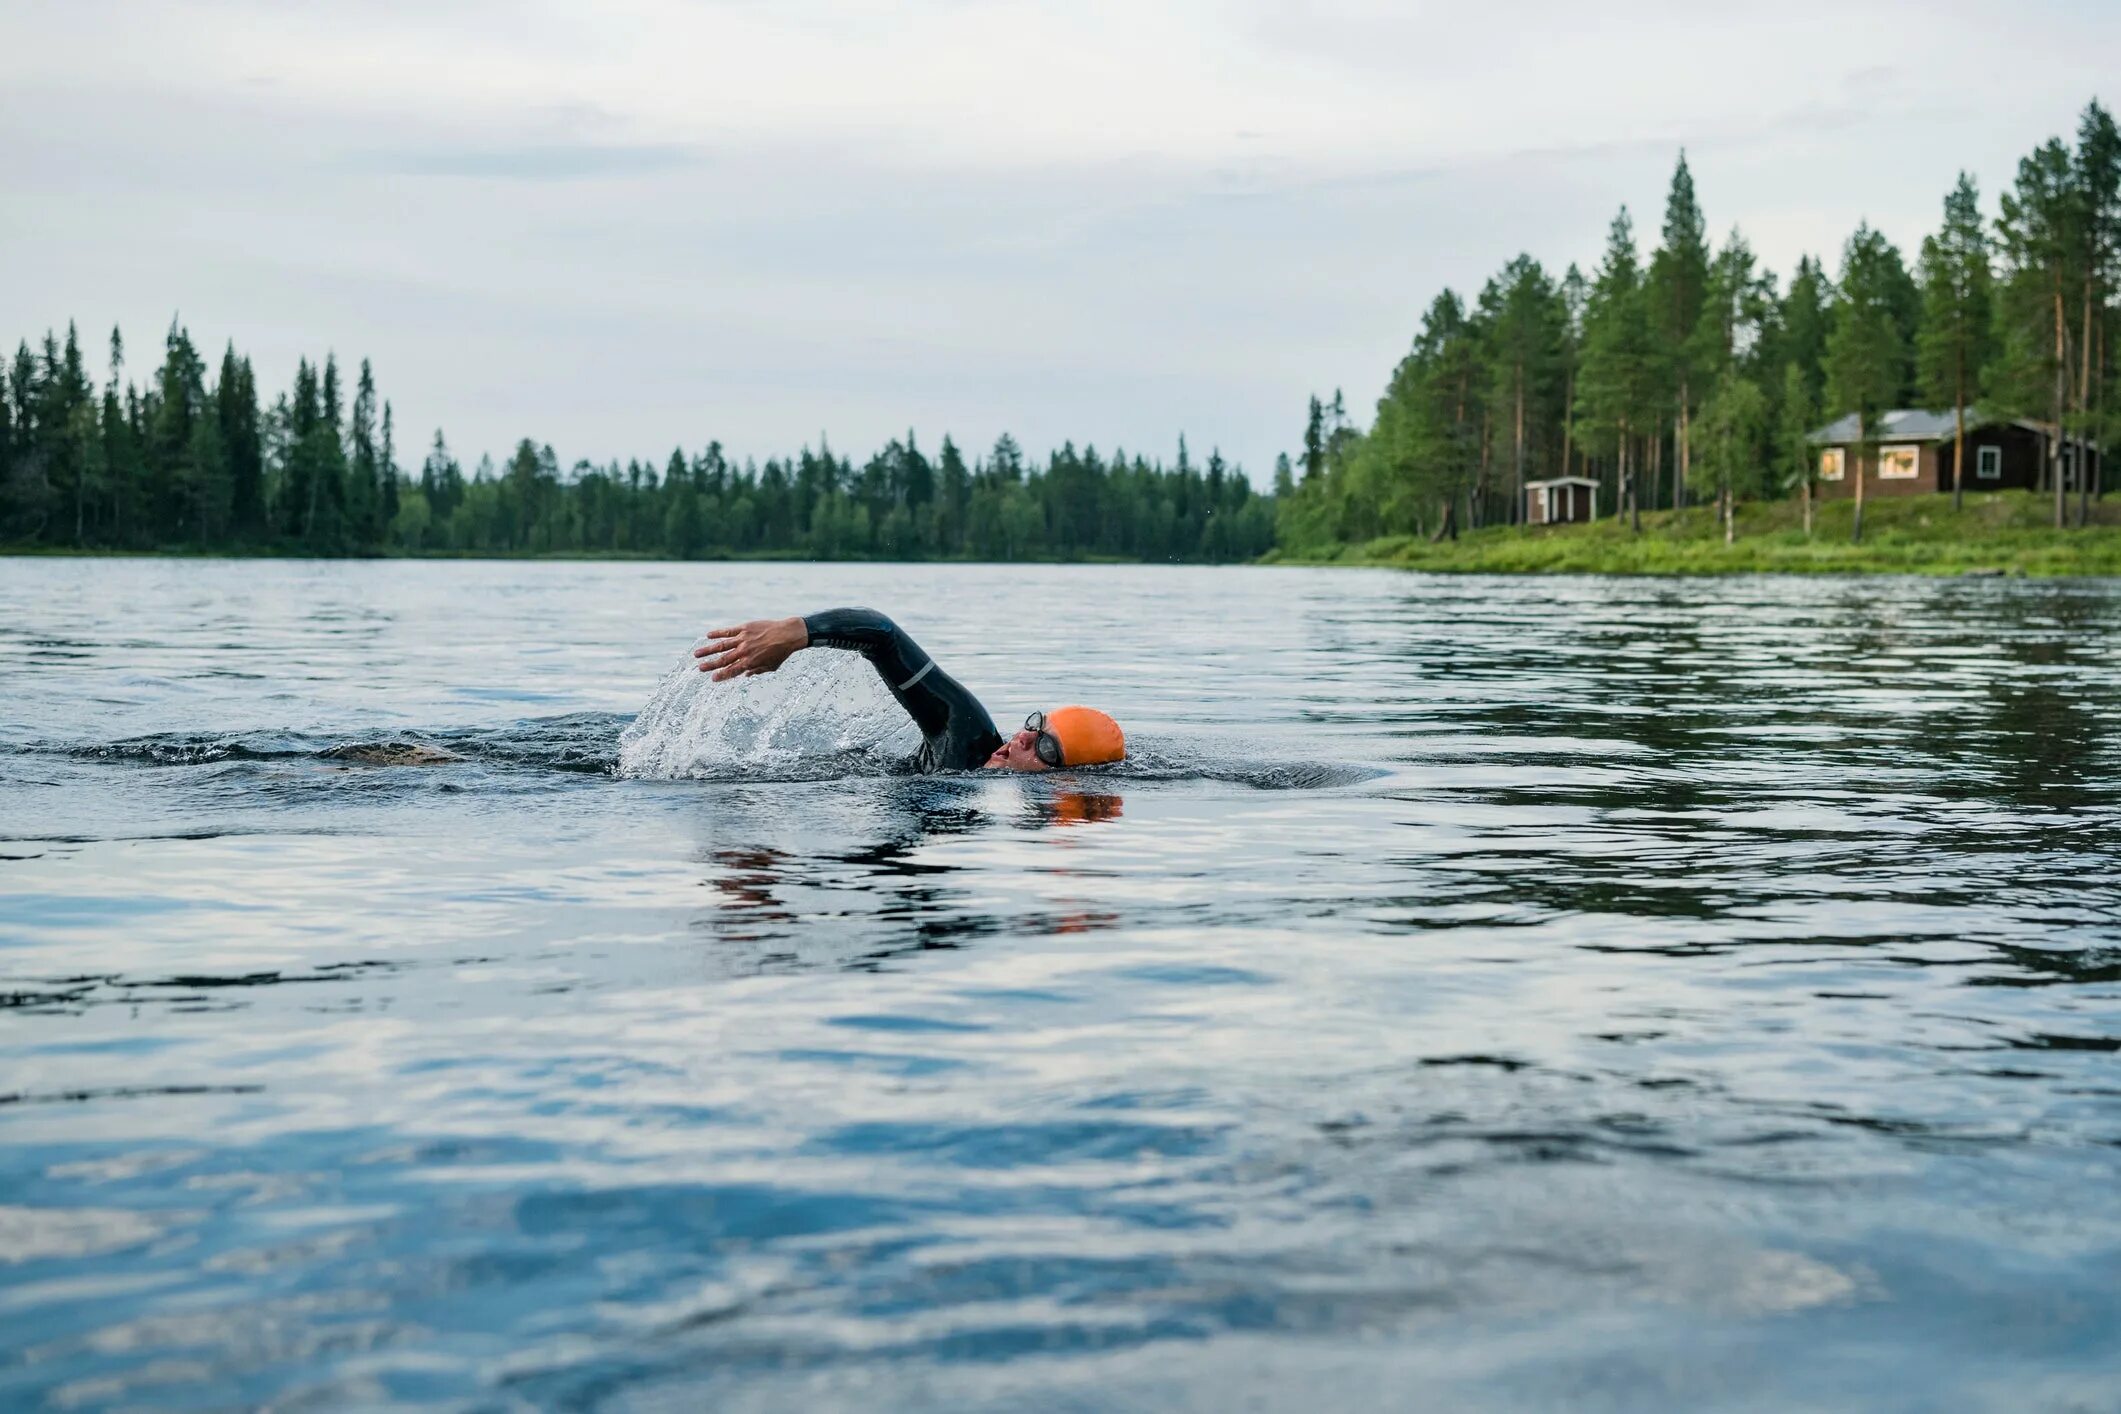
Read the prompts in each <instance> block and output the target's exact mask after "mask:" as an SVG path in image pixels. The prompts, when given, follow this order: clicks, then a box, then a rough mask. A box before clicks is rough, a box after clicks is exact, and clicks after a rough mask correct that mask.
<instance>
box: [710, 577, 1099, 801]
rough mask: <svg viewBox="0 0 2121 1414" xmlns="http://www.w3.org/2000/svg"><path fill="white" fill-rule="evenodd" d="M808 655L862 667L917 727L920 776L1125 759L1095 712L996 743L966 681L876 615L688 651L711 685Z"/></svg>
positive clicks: (849, 614) (719, 638) (739, 635)
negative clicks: (817, 651)
mask: <svg viewBox="0 0 2121 1414" xmlns="http://www.w3.org/2000/svg"><path fill="white" fill-rule="evenodd" d="M805 648H840V649H845V650H846V651H848V652H850V653H859V654H861V655H862V656H863V657H864V658H867V659H868V660H869V665H870V666H871V667H873V668H875V669H876V672H877V676H878V677H881V678H882V679H883V680H884V686H885V687H888V688H889V689H891V695H892V696H893V697H895V698H897V699H898V704H899V706H901V707H903V708H905V709H906V715H907V716H909V717H911V718H913V724H914V725H915V726H917V727H919V728H920V729H921V750H920V756H919V757H918V758H917V762H918V765H919V767H920V769H921V770H923V771H969V770H973V769H975V768H982V767H983V768H985V769H988V770H995V771H1051V770H1054V769H1056V768H1058V767H1063V766H1099V765H1103V764H1105V763H1106V762H1110V761H1119V760H1123V759H1125V757H1126V755H1127V739H1126V737H1125V736H1124V735H1123V734H1122V733H1121V732H1120V729H1119V723H1117V722H1115V721H1113V720H1112V719H1111V718H1110V717H1108V716H1106V715H1105V714H1104V713H1102V712H1100V711H1098V710H1097V709H1096V708H1094V707H1055V708H1053V709H1052V710H1051V711H1047V712H1033V713H1032V714H1031V715H1030V716H1029V717H1027V718H1025V719H1024V729H1023V730H1022V731H1020V732H1018V733H1016V734H1015V735H1014V736H1012V737H1010V738H1008V739H1007V740H1003V738H1002V735H1001V733H1000V732H998V731H996V730H995V729H994V719H993V718H992V717H990V716H988V715H987V709H986V708H985V707H982V706H981V705H980V700H979V699H978V698H977V697H974V696H973V695H972V693H971V692H970V691H968V690H967V689H966V688H965V686H964V684H962V683H960V682H959V681H958V680H957V679H956V678H953V677H951V676H950V674H948V673H946V672H944V671H943V670H942V669H941V668H938V667H937V666H936V665H935V660H934V659H932V658H930V657H929V656H928V655H927V654H926V653H924V652H922V651H921V646H920V645H919V644H918V643H915V642H914V641H913V640H912V639H911V638H909V637H907V636H906V631H905V630H904V629H902V628H900V627H899V626H898V625H897V624H895V623H893V622H891V620H890V619H888V618H886V617H884V615H882V614H879V613H878V612H876V610H874V609H827V610H825V611H824V612H823V613H819V614H809V615H806V616H803V617H801V618H789V619H754V620H752V621H751V622H750V623H748V624H738V625H736V626H735V627H734V628H718V629H714V630H712V631H711V632H709V633H708V635H707V642H706V644H705V645H703V646H702V647H699V648H695V649H693V650H692V656H693V657H695V658H697V659H699V669H700V671H701V672H703V673H712V674H714V680H715V681H716V682H723V681H726V680H727V679H729V678H740V677H751V676H754V675H756V674H759V673H770V672H772V671H773V670H774V669H775V668H778V667H779V666H780V665H781V664H783V663H785V662H787V661H788V660H789V658H791V657H793V656H794V655H795V654H797V653H799V652H801V651H802V650H803V649H805Z"/></svg>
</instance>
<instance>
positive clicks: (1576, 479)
mask: <svg viewBox="0 0 2121 1414" xmlns="http://www.w3.org/2000/svg"><path fill="white" fill-rule="evenodd" d="M1597 484H1598V483H1597V482H1596V481H1594V480H1593V479H1592V478H1590V477H1588V476H1550V477H1548V478H1547V479H1546V480H1544V481H1527V482H1526V483H1525V484H1524V489H1525V490H1527V491H1537V490H1538V489H1539V488H1541V487H1542V486H1596V485H1597Z"/></svg>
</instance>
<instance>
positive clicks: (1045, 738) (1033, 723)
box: [1024, 712, 1066, 766]
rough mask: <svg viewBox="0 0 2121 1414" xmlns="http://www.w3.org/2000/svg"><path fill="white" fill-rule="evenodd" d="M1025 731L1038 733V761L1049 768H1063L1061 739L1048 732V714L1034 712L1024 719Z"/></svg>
mask: <svg viewBox="0 0 2121 1414" xmlns="http://www.w3.org/2000/svg"><path fill="white" fill-rule="evenodd" d="M1024 730H1025V731H1027V732H1036V733H1038V746H1037V751H1038V759H1039V760H1041V761H1043V762H1045V763H1046V764H1047V765H1048V766H1062V765H1065V764H1066V763H1065V762H1064V761H1062V760H1061V744H1060V738H1059V737H1057V736H1055V735H1054V734H1053V733H1052V732H1049V731H1047V730H1046V714H1045V713H1044V712H1033V713H1032V714H1031V715H1030V716H1028V717H1026V718H1024Z"/></svg>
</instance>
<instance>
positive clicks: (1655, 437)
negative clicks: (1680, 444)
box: [1650, 413, 1664, 511]
mask: <svg viewBox="0 0 2121 1414" xmlns="http://www.w3.org/2000/svg"><path fill="white" fill-rule="evenodd" d="M1663 503H1664V414H1662V413H1659V414H1658V415H1657V418H1656V420H1655V421H1654V422H1652V423H1651V424H1650V509H1651V510H1653V511H1654V510H1656V509H1657V507H1658V506H1659V505H1660V504H1663Z"/></svg>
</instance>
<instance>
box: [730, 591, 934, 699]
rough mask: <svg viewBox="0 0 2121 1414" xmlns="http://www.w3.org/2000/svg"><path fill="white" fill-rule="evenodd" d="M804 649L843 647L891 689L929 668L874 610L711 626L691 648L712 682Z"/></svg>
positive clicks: (775, 663) (904, 686) (902, 633)
mask: <svg viewBox="0 0 2121 1414" xmlns="http://www.w3.org/2000/svg"><path fill="white" fill-rule="evenodd" d="M805 648H844V649H846V650H847V651H848V652H850V653H859V654H861V655H862V656H863V657H864V658H867V659H868V660H869V661H870V662H871V663H873V664H874V665H875V666H876V670H877V672H878V673H879V674H880V675H881V676H882V677H883V679H884V681H885V682H886V683H888V684H889V685H890V686H891V690H892V691H893V692H895V693H901V694H903V693H905V692H907V691H908V690H909V689H911V688H913V687H914V686H916V685H917V684H919V683H920V682H921V680H922V679H924V678H926V677H927V676H928V674H929V672H930V671H931V670H932V668H933V664H932V663H931V662H930V661H929V658H928V655H927V654H926V653H924V652H922V651H921V646H920V645H919V644H918V643H915V642H914V641H913V639H912V637H911V636H909V635H908V634H907V632H906V630H904V629H902V628H900V627H899V626H898V625H897V624H895V623H893V622H892V621H891V620H890V619H889V618H888V617H886V616H885V615H883V614H880V613H878V612H877V611H876V610H874V609H826V610H824V611H823V612H821V613H816V614H811V615H808V616H807V617H803V618H790V619H753V620H752V621H751V622H750V623H747V624H738V625H736V626H735V627H733V628H717V629H710V630H709V631H708V633H707V642H706V643H705V644H703V645H702V646H701V647H698V648H695V649H693V650H692V656H693V657H695V658H697V659H699V668H700V671H701V672H703V673H708V672H711V673H713V674H714V680H715V681H716V682H722V681H724V680H726V679H729V678H734V677H750V676H752V675H754V674H758V673H770V672H772V671H773V670H774V669H775V668H778V667H779V666H780V665H781V664H783V663H785V662H787V661H788V660H789V659H790V658H791V657H793V656H795V655H796V654H797V653H799V652H801V651H802V650H803V649H805Z"/></svg>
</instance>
